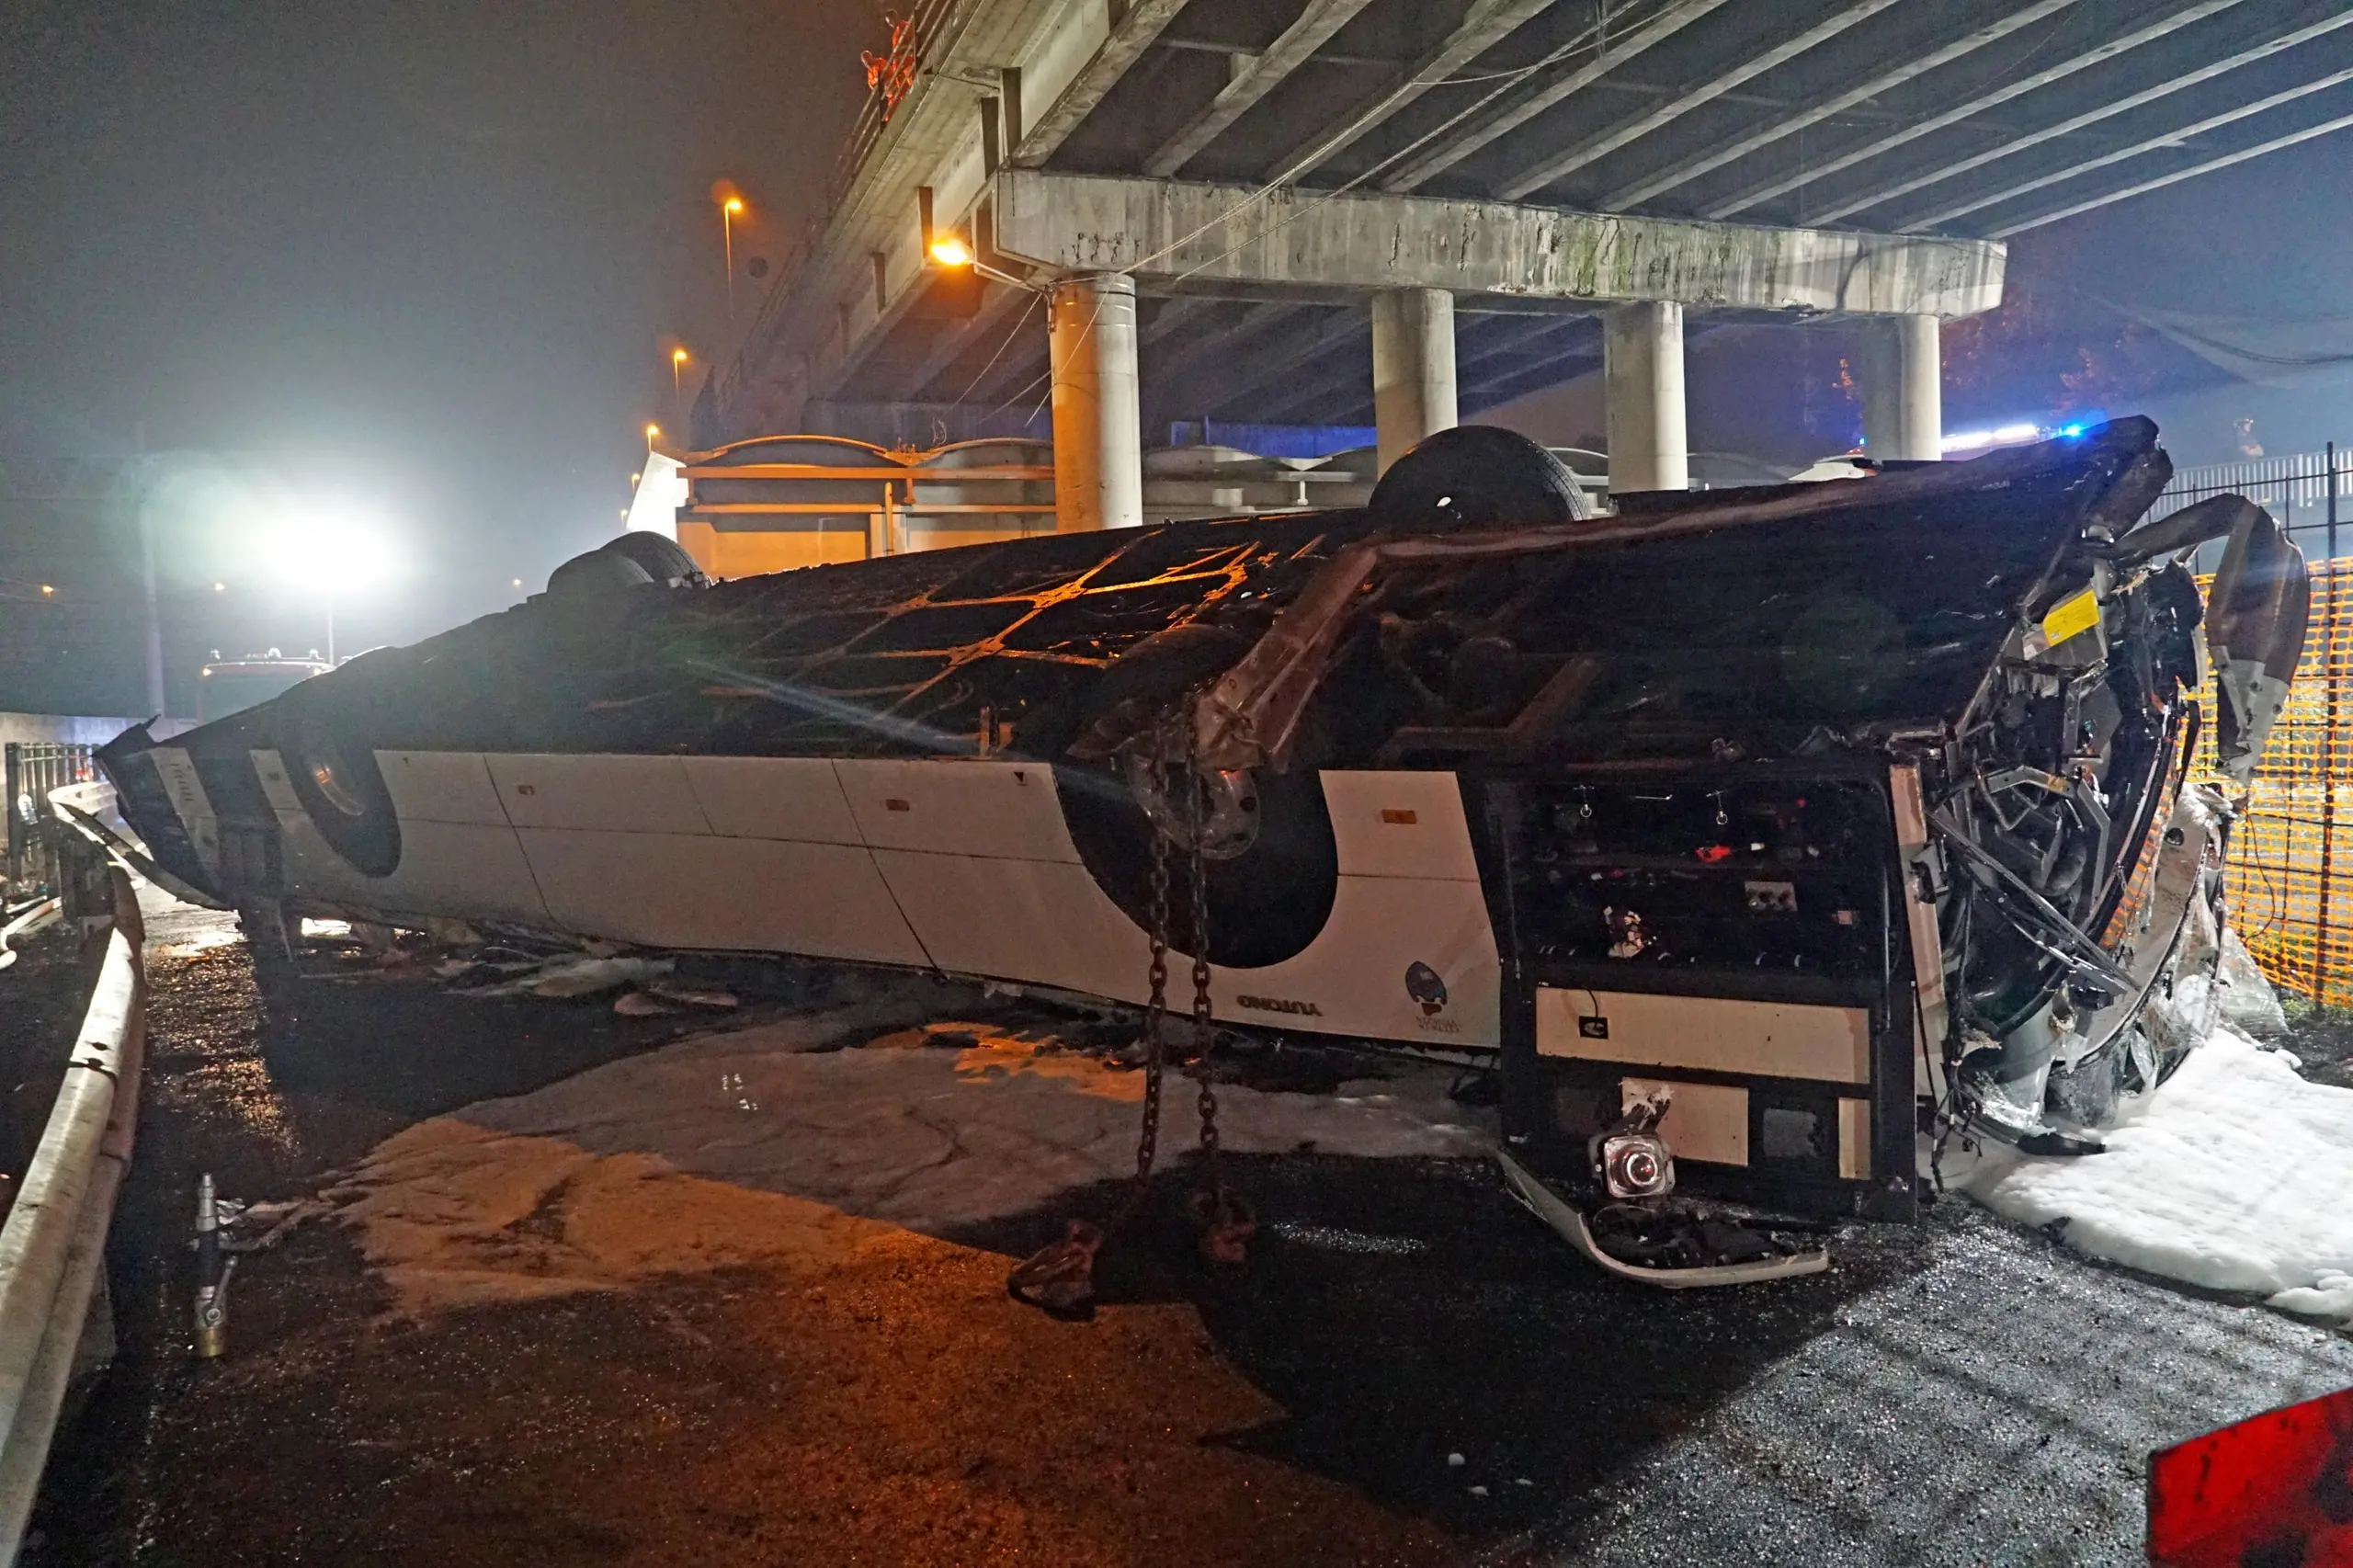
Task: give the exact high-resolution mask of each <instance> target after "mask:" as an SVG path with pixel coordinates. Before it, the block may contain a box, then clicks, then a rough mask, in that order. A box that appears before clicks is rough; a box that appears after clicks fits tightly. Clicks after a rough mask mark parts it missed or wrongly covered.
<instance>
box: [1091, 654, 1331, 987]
mask: <svg viewBox="0 0 2353 1568" xmlns="http://www.w3.org/2000/svg"><path fill="white" fill-rule="evenodd" d="M1249 646H1250V642H1249V639H1247V638H1245V637H1244V636H1242V635H1241V634H1240V633H1238V632H1234V631H1227V630H1225V629H1224V628H1222V627H1214V626H1180V627H1175V628H1172V629H1170V630H1169V631H1164V632H1161V633H1159V634H1158V635H1156V636H1154V637H1152V638H1150V639H1148V640H1147V641H1145V642H1141V643H1138V644H1137V645H1136V646H1135V647H1133V648H1131V649H1130V650H1129V651H1128V652H1127V653H1126V654H1124V655H1123V656H1121V657H1120V659H1118V660H1116V661H1115V662H1114V663H1112V664H1111V665H1109V667H1108V668H1107V669H1105V670H1104V672H1103V674H1102V676H1100V677H1099V678H1098V679H1097V682H1096V684H1095V687H1094V688H1093V689H1092V690H1091V691H1090V692H1089V693H1088V697H1087V700H1086V709H1085V712H1086V719H1085V721H1084V722H1082V724H1081V726H1080V733H1081V738H1082V740H1085V739H1086V738H1088V737H1089V736H1090V735H1094V736H1096V737H1097V738H1099V737H1100V733H1101V732H1100V731H1099V730H1097V729H1091V728H1090V726H1093V725H1094V723H1095V722H1096V721H1097V720H1104V719H1108V718H1109V717H1110V716H1111V715H1112V714H1114V713H1116V712H1117V711H1118V710H1120V707H1121V706H1122V705H1123V704H1132V705H1133V706H1132V708H1131V712H1135V711H1144V710H1152V711H1157V710H1165V708H1166V707H1167V705H1169V704H1171V703H1174V702H1175V701H1176V700H1177V699H1179V698H1181V697H1183V696H1184V694H1185V693H1186V692H1188V691H1189V690H1191V689H1192V688H1193V687H1195V686H1197V685H1199V683H1200V682H1202V681H1204V680H1207V679H1209V678H1210V677H1211V676H1215V675H1217V674H1219V673H1220V672H1222V671H1223V670H1225V669H1226V668H1228V667H1229V666H1230V665H1233V662H1234V660H1236V659H1237V658H1239V657H1241V656H1242V654H1243V653H1245V652H1246V651H1247V650H1248V648H1249ZM1302 749H1303V750H1304V749H1308V748H1302ZM1054 774H1055V786H1056V790H1057V791H1058V793H1059V794H1060V795H1061V797H1062V802H1063V821H1064V822H1065V823H1066V824H1068V825H1069V827H1070V835H1071V842H1072V843H1073V844H1074V845H1075V846H1077V849H1078V858H1079V859H1080V861H1081V862H1082V863H1084V864H1085V866H1086V869H1087V873H1088V874H1089V875H1090V876H1092V877H1093V878H1094V879H1095V881H1096V885H1097V886H1098V887H1100V888H1101V889H1102V890H1103V891H1104V892H1105V893H1106V894H1107V895H1108V897H1109V898H1110V900H1111V902H1112V903H1116V904H1118V905H1119V906H1120V910H1121V911H1122V912H1123V913H1125V914H1126V915H1127V916H1128V918H1129V919H1131V920H1132V921H1134V922H1135V923H1136V925H1137V926H1140V927H1142V929H1144V930H1146V931H1149V930H1150V929H1151V928H1152V881H1151V879H1152V860H1153V855H1154V838H1155V835H1154V832H1153V828H1152V824H1150V823H1149V822H1148V821H1147V820H1146V819H1145V817H1144V814H1143V808H1142V807H1141V806H1139V805H1137V804H1136V802H1135V799H1134V797H1133V796H1131V795H1130V794H1129V793H1128V788H1127V785H1126V783H1125V782H1124V780H1123V779H1122V778H1120V774H1119V772H1118V771H1117V767H1116V764H1109V763H1103V762H1096V763H1092V764H1081V763H1072V762H1068V761H1065V762H1063V764H1061V765H1060V766H1057V767H1056V768H1055V769H1054ZM1257 790H1258V836H1257V838H1256V841H1255V842H1253V843H1252V845H1251V846H1250V847H1249V848H1248V849H1246V850H1245V851H1244V852H1243V853H1242V854H1240V855H1238V856H1236V857H1234V858H1233V859H1230V860H1211V861H1210V862H1208V865H1207V877H1206V881H1207V883H1208V892H1209V905H1210V942H1209V949H1210V951H1209V957H1210V960H1211V962H1212V963H1217V964H1222V965H1224V966H1226V967H1227V968H1230V969H1259V968H1263V967H1265V966H1266V965H1267V964H1274V963H1280V962H1282V961H1283V960H1285V959H1289V958H1293V957H1296V956H1297V955H1298V954H1299V953H1301V952H1302V951H1303V950H1305V949H1306V947H1307V945H1308V944H1309V943H1311V942H1313V940H1315V938H1316V937H1317V936H1318V935H1320V934H1321V933H1322V932H1323V929H1324V925H1325V923H1326V922H1328V921H1329V920H1330V919H1331V917H1332V903H1333V901H1334V899H1336V897H1337V896H1338V894H1339V891H1340V852H1339V846H1338V843H1337V841H1336V839H1335V838H1334V836H1333V833H1332V815H1331V812H1330V809H1329V808H1328V807H1327V806H1326V805H1325V803H1324V780H1323V776H1322V775H1321V773H1320V772H1318V770H1317V769H1316V767H1314V766H1313V762H1312V760H1310V759H1309V758H1308V757H1306V756H1302V757H1301V758H1300V759H1299V760H1298V761H1295V762H1294V763H1293V764H1292V765H1291V767H1290V771H1289V772H1287V773H1274V772H1270V771H1262V772H1261V773H1260V774H1259V777H1258V779H1257ZM1183 866H1184V862H1183V860H1182V859H1181V858H1180V859H1179V862H1178V879H1177V884H1176V888H1175V889H1174V890H1173V895H1172V903H1174V905H1175V909H1174V912H1173V926H1174V929H1173V931H1172V936H1173V937H1174V939H1175V941H1176V943H1177V945H1178V946H1179V947H1180V948H1181V947H1182V946H1183V945H1184V944H1185V942H1186V941H1187V939H1188V929H1189V927H1188V911H1189V909H1190V907H1191V906H1190V904H1189V903H1188V897H1189V895H1188V892H1187V891H1186V885H1185V882H1184V881H1183V878H1184V870H1183Z"/></svg>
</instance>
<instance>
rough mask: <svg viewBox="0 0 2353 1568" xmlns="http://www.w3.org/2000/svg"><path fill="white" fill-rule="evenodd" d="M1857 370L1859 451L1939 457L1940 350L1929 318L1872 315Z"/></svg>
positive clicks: (1903, 456) (1941, 416)
mask: <svg viewBox="0 0 2353 1568" xmlns="http://www.w3.org/2000/svg"><path fill="white" fill-rule="evenodd" d="M1858 358H1859V364H1858V365H1857V367H1856V369H1858V371H1859V377H1858V379H1859V381H1861V382H1862V394H1863V450H1864V452H1865V453H1866V454H1867V455H1868V456H1870V457H1874V458H1887V459H1904V460H1915V461H1920V462H1934V461H1936V460H1938V459H1939V458H1941V457H1943V456H1944V349H1943V345H1942V341H1941V339H1940V337H1939V335H1938V323H1937V318H1936V317H1935V316H1932V315H1909V314H1907V315H1886V316H1871V317H1869V318H1867V319H1865V320H1864V322H1863V323H1862V352H1861V353H1860V354H1859V356H1858Z"/></svg>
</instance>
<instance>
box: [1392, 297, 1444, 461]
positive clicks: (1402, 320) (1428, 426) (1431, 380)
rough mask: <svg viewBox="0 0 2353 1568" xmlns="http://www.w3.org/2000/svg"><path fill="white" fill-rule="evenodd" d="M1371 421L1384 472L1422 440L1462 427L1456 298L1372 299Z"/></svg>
mask: <svg viewBox="0 0 2353 1568" xmlns="http://www.w3.org/2000/svg"><path fill="white" fill-rule="evenodd" d="M1372 422H1373V426H1374V428H1375V433H1376V434H1375V439H1376V442H1377V447H1378V451H1379V456H1380V460H1381V472H1383V473H1386V472H1388V471H1389V465H1390V464H1391V463H1393V462H1395V461H1396V460H1398V459H1399V458H1401V457H1404V455H1405V452H1406V450H1407V449H1409V448H1411V447H1412V446H1413V445H1414V443H1415V442H1416V441H1418V440H1420V439H1421V438H1422V437H1425V436H1429V435H1435V434H1436V433H1437V432H1438V431H1440V430H1450V429H1452V428H1453V427H1454V426H1456V425H1458V424H1460V423H1461V419H1460V417H1459V416H1458V415H1457V413H1456V409H1455V381H1454V296H1453V295H1452V294H1450V293H1449V292H1447V291H1446V290H1443V289H1384V290H1380V291H1379V292H1377V293H1375V294H1374V295H1373V296H1372Z"/></svg>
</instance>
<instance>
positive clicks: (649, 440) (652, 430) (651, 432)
mask: <svg viewBox="0 0 2353 1568" xmlns="http://www.w3.org/2000/svg"><path fill="white" fill-rule="evenodd" d="M661 435H662V426H659V425H648V426H646V427H645V450H646V453H647V455H649V456H651V455H652V453H653V451H654V442H655V441H656V440H658V439H659V438H660V437H661Z"/></svg>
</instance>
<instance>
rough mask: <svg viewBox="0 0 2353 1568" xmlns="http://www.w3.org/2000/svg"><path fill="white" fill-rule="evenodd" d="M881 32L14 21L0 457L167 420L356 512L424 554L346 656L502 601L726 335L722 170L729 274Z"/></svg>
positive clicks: (625, 464)
mask: <svg viewBox="0 0 2353 1568" xmlns="http://www.w3.org/2000/svg"><path fill="white" fill-rule="evenodd" d="M879 17H880V6H879V5H878V4H876V3H875V0H705V3H702V4H675V3H673V4H660V5H657V4H653V3H651V0H522V3H507V4H502V5H498V6H486V5H482V4H478V3H477V4H456V3H451V0H407V3H404V4H401V5H397V6H392V5H383V4H368V3H364V0H301V3H300V4H247V3H223V0H213V3H177V4H176V3H170V0H163V3H155V0H151V3H148V4H136V5H134V4H129V3H125V0H30V3H29V6H28V5H27V4H26V3H25V0H0V447H6V448H13V449H19V450H21V449H25V448H26V447H28V446H30V447H32V448H35V449H48V450H54V449H60V448H63V449H81V450H87V451H97V452H106V451H120V450H124V449H129V448H130V447H131V444H132V442H133V441H134V440H135V439H136V438H138V437H140V436H141V435H142V432H143V436H144V446H145V449H148V450H151V451H152V450H175V449H177V450H190V451H195V452H199V453H225V454H230V455H231V456H232V457H233V458H234V459H238V460H243V459H245V458H247V457H250V458H251V459H253V460H258V461H259V462H261V463H263V464H266V465H267V467H268V469H269V470H270V471H271V472H273V473H275V474H277V475H278V476H280V477H282V479H283V482H284V483H285V484H286V485H287V486H288V487H290V489H292V490H293V491H295V492H296V493H298V494H318V495H320V496H322V497H326V498H332V499H333V500H334V501H335V503H336V504H344V503H346V502H347V501H348V500H349V499H352V498H357V499H358V500H360V501H361V502H362V503H364V505H365V506H366V507H367V508H368V509H369V510H371V511H375V512H377V513H379V514H380V515H381V517H383V518H384V519H386V520H387V521H389V522H390V523H391V524H392V526H393V527H394V528H396V529H397V531H398V533H399V534H400V535H401V540H402V542H403V544H404V546H407V547H409V553H410V556H411V560H410V562H409V563H408V565H409V570H408V571H407V572H406V573H405V574H404V576H403V577H402V579H401V580H399V581H397V582H395V583H393V584H391V585H387V586H386V587H385V589H384V590H383V591H382V592H381V593H378V594H374V595H370V596H364V597H360V602H356V603H354V604H352V605H351V606H349V607H348V608H347V609H346V612H345V613H346V616H347V620H348V621H350V622H351V623H353V624H352V627H351V630H350V631H348V632H347V642H346V645H347V647H357V646H360V645H363V644H365V643H368V642H381V641H399V640H405V639H407V638H411V637H414V636H416V635H419V634H422V633H424V632H426V631H432V630H435V629H437V628H438V627H439V626H443V625H447V624H449V623H450V622H452V621H454V620H456V619H463V618H464V617H466V616H469V615H472V614H477V613H481V612H483V611H485V610H488V609H492V608H498V607H499V606H501V605H503V604H506V603H508V602H511V601H512V599H513V598H514V597H517V596H515V595H514V594H513V593H511V592H510V590H509V588H508V584H509V582H510V580H511V579H513V578H515V577H518V576H519V577H522V578H524V579H525V580H526V582H527V584H528V585H529V587H530V588H532V589H537V588H538V587H539V586H540V584H541V583H542V582H543V581H544V580H545V577H546V574H547V572H548V570H549V569H550V568H551V567H552V566H553V565H555V564H556V563H557V562H560V561H562V560H563V559H565V558H566V557H568V556H570V555H572V554H574V553H575V552H577V551H581V550H585V549H587V548H590V547H592V546H594V545H595V544H597V542H599V541H600V540H603V539H605V538H608V537H609V536H610V534H611V533H612V532H613V530H614V528H616V526H617V525H618V522H619V517H618V513H619V510H620V506H621V505H622V504H623V503H624V502H625V501H626V499H627V491H628V483H627V482H628V478H629V474H630V472H631V469H633V468H634V467H635V466H636V465H635V462H634V461H633V457H634V455H635V454H637V453H641V452H642V445H643V443H642V437H640V436H639V434H638V432H639V430H640V428H641V426H642V425H643V424H644V423H645V421H646V420H648V419H649V418H652V419H656V420H659V421H661V422H662V423H663V425H664V426H665V428H666V427H668V426H671V425H672V424H673V422H674V421H673V417H672V415H671V401H672V400H671V392H670V370H669V365H668V359H667V350H668V345H669V344H670V342H671V341H672V339H673V336H674V335H675V336H676V338H680V339H683V341H684V342H685V344H686V346H687V347H688V349H689V350H690V351H693V352H695V353H696V354H697V356H698V358H699V357H700V351H701V350H702V348H703V347H704V346H705V345H707V344H710V343H712V342H714V341H715V340H716V339H717V337H718V335H719V334H720V331H721V328H722V323H723V318H724V307H723V289H724V284H725V271H724V267H723V264H722V260H721V236H720V232H719V222H718V216H717V210H716V208H715V206H714V205H713V202H712V200H711V196H710V191H711V187H712V185H713V183H714V182H716V181H720V180H723V179H732V180H733V181H735V182H737V183H738V184H740V186H741V187H742V188H743V191H744V195H745V199H746V200H747V201H748V202H749V203H750V206H751V213H750V214H749V216H750V217H751V219H752V220H753V221H752V222H751V223H750V224H749V225H748V232H745V230H742V229H739V233H738V251H739V262H740V261H741V260H742V259H744V257H745V256H747V255H749V254H755V253H758V252H760V251H762V250H764V249H765V250H770V251H773V250H776V249H778V248H779V246H780V244H781V242H782V241H783V240H784V239H785V237H786V236H789V235H790V234H793V233H797V232H798V227H799V225H800V223H801V222H804V221H805V218H806V215H807V210H808V208H809V206H810V205H811V203H812V202H813V200H814V199H815V197H816V195H817V194H818V191H819V190H820V189H821V187H822V185H823V181H824V173H825V171H826V170H827V169H828V168H829V167H830V165H831V163H832V160H833V156H834V153H835V145H836V143H837V142H838V141H839V138H840V137H841V135H842V133H843V131H844V129H845V128H846V126H847V123H848V119H849V117H850V116H851V115H853V114H854V113H855V111H856V109H857V108H858V105H859V104H860V103H861V102H862V101H863V99H864V97H865V91H866V85H865V78H864V74H863V72H862V70H861V68H860V67H859V64H858V51H859V50H860V49H861V48H863V47H867V46H869V45H870V44H871V43H873V42H874V41H875V40H876V39H877V38H878V37H879V36H880V34H881V23H880V20H879ZM692 390H693V389H692V384H691V382H690V383H689V385H688V392H689V394H691V392H692ZM678 423H681V424H682V423H683V422H678ZM199 545H200V546H201V548H199ZM187 553H188V555H189V557H190V559H187V560H184V561H182V562H180V565H181V566H182V568H183V570H184V571H185V572H186V573H187V574H190V575H209V574H222V573H226V574H232V575H234V574H236V570H237V567H238V565H239V562H237V561H236V560H235V558H234V556H235V552H234V551H233V550H229V549H226V548H225V547H223V546H222V541H220V540H217V539H213V538H210V537H208V538H207V539H206V540H201V541H192V542H191V544H190V548H189V550H188V552H187ZM199 555H200V556H202V557H203V558H202V559H200V560H199V559H194V557H196V556H199ZM245 575H246V576H248V577H252V578H256V579H257V578H258V577H259V576H260V573H259V572H258V571H257V570H255V569H248V571H247V572H246V574H245ZM233 586H238V585H237V584H233ZM272 635H275V633H274V632H273V633H272Z"/></svg>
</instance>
